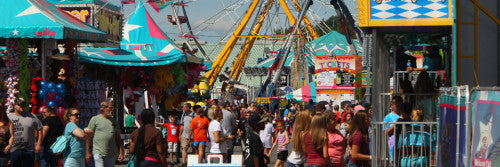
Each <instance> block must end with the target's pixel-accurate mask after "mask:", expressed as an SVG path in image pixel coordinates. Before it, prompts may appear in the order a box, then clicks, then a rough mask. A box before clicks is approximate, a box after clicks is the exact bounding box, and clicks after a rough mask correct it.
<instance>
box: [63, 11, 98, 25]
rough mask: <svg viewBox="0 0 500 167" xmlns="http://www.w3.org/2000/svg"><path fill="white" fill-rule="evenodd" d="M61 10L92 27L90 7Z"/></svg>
mask: <svg viewBox="0 0 500 167" xmlns="http://www.w3.org/2000/svg"><path fill="white" fill-rule="evenodd" d="M60 9H62V10H64V11H65V12H66V13H68V14H70V15H71V16H73V17H75V18H77V19H80V20H81V21H82V22H84V23H87V24H90V25H92V19H91V9H90V8H89V7H60Z"/></svg>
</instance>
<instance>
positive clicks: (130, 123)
mask: <svg viewBox="0 0 500 167" xmlns="http://www.w3.org/2000/svg"><path fill="white" fill-rule="evenodd" d="M134 125H135V117H134V116H133V115H127V117H125V127H134Z"/></svg>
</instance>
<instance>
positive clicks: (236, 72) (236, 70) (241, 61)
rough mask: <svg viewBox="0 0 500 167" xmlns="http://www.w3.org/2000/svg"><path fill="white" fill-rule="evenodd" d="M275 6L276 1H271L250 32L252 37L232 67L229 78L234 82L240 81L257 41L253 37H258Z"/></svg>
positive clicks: (248, 39)
mask: <svg viewBox="0 0 500 167" xmlns="http://www.w3.org/2000/svg"><path fill="white" fill-rule="evenodd" d="M273 4H274V0H269V2H268V4H267V5H266V7H265V8H264V10H263V11H262V13H261V14H260V16H259V19H258V20H257V23H256V24H255V26H254V27H253V29H252V31H251V32H250V34H249V35H250V36H252V37H248V38H247V39H246V40H245V45H244V47H243V49H242V50H241V52H240V54H238V57H237V59H236V61H235V65H233V67H231V73H230V74H229V76H231V77H232V78H233V79H234V80H238V77H239V76H240V74H241V70H242V69H243V66H245V63H246V60H247V57H248V54H249V53H250V50H251V49H252V46H253V44H254V43H255V40H256V39H257V37H254V36H253V35H256V34H258V33H259V32H260V29H261V28H262V25H263V24H264V19H265V18H266V16H267V14H268V13H269V10H270V9H271V7H272V6H273Z"/></svg>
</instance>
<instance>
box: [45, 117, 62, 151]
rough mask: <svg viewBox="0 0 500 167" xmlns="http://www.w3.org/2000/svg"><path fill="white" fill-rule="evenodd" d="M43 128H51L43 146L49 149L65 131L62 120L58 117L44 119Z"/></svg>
mask: <svg viewBox="0 0 500 167" xmlns="http://www.w3.org/2000/svg"><path fill="white" fill-rule="evenodd" d="M42 125H43V126H49V131H48V132H47V136H45V137H44V138H43V141H42V145H43V146H44V147H45V148H47V147H50V146H51V145H52V143H54V142H55V141H56V139H57V137H59V136H61V135H62V133H63V130H64V126H63V125H62V122H61V120H60V119H59V117H57V116H48V117H46V118H44V119H42Z"/></svg>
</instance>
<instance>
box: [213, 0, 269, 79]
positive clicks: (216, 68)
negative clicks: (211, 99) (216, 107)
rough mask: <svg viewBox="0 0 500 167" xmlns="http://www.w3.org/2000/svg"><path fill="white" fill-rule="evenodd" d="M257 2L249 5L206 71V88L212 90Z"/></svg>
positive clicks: (258, 0)
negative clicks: (210, 68) (210, 67)
mask: <svg viewBox="0 0 500 167" xmlns="http://www.w3.org/2000/svg"><path fill="white" fill-rule="evenodd" d="M259 2H260V0H254V1H253V2H252V4H251V5H250V7H249V8H248V10H247V13H246V14H245V17H243V19H242V20H241V22H240V24H239V25H238V27H237V28H236V30H235V31H234V33H233V35H232V36H231V38H229V40H228V41H227V43H226V45H225V46H224V48H223V49H222V52H221V53H220V54H219V56H217V59H216V60H215V61H214V64H213V65H212V70H210V71H208V72H207V73H206V74H205V77H206V78H207V79H209V81H208V86H209V87H210V88H212V86H213V84H214V82H215V80H216V79H217V75H219V73H220V71H221V70H222V68H223V67H224V64H225V63H226V61H227V58H228V57H229V55H230V54H231V51H232V50H233V48H234V45H235V44H236V42H237V41H238V38H239V37H238V36H239V35H241V33H242V32H243V30H244V29H245V27H246V25H247V24H248V21H250V18H251V17H252V15H253V12H254V11H255V9H256V8H257V6H258V5H259Z"/></svg>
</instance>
